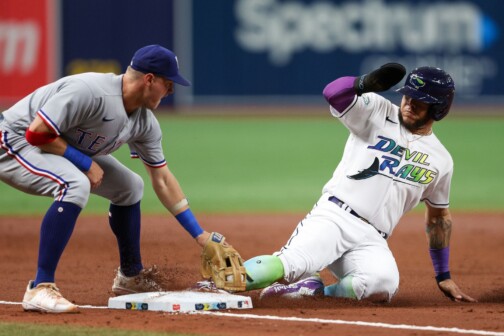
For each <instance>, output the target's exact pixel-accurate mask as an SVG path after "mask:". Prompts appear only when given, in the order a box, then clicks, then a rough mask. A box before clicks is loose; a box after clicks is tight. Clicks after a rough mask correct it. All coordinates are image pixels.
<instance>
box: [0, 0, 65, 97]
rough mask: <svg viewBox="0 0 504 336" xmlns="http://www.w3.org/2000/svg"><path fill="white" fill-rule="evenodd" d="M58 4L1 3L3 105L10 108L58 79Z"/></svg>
mask: <svg viewBox="0 0 504 336" xmlns="http://www.w3.org/2000/svg"><path fill="white" fill-rule="evenodd" d="M56 5H57V4H56V1H54V0H38V1H26V0H0V8H1V10H0V104H2V105H8V104H11V103H14V102H16V101H17V100H19V99H21V98H22V97H24V96H26V95H27V94H29V93H30V92H32V91H33V90H34V89H36V88H37V87H39V86H42V85H45V84H47V83H49V82H51V81H52V80H54V79H55V67H56V66H57V64H56V62H57V57H56V56H57V49H58V48H57V45H56V39H55V37H56V36H57V35H56V27H55V26H56V22H57V20H58V18H56V17H55V16H56V13H57V7H56Z"/></svg>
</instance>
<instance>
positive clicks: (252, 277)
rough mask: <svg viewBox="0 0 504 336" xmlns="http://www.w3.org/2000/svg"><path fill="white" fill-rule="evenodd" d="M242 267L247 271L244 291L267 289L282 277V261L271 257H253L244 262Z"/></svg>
mask: <svg viewBox="0 0 504 336" xmlns="http://www.w3.org/2000/svg"><path fill="white" fill-rule="evenodd" d="M243 266H245V270H246V271H247V287H246V290H253V289H259V288H264V287H268V286H269V285H271V284H272V283H274V282H275V281H277V280H278V279H281V278H283V276H284V268H283V264H282V261H281V260H280V258H278V257H277V256H273V255H262V256H258V257H254V258H252V259H249V260H247V261H245V262H244V263H243Z"/></svg>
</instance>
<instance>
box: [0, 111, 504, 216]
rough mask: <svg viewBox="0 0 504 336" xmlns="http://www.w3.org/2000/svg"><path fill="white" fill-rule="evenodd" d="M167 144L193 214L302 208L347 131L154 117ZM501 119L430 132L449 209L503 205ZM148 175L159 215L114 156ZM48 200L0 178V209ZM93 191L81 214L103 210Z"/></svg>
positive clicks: (332, 125)
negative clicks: (442, 166) (450, 169)
mask: <svg viewBox="0 0 504 336" xmlns="http://www.w3.org/2000/svg"><path fill="white" fill-rule="evenodd" d="M159 120H160V123H161V125H162V127H163V129H164V139H163V144H164V149H165V154H166V159H167V161H168V164H169V167H170V169H171V170H172V171H173V172H174V173H175V175H176V176H177V178H178V180H179V182H180V184H181V185H182V188H183V189H184V191H185V193H186V194H187V196H188V198H189V199H190V201H191V204H192V208H193V209H194V210H195V211H196V212H206V213H221V212H228V213H229V212H306V211H308V210H309V209H310V208H311V207H312V205H313V203H314V201H316V199H317V198H318V196H319V195H320V192H321V189H322V186H323V185H324V183H325V182H326V181H327V180H328V179H329V178H330V177H331V175H332V173H333V170H334V168H335V167H336V165H337V164H338V162H339V160H340V158H341V154H342V151H343V147H344V144H345V141H346V138H347V136H348V132H347V130H346V129H345V128H344V127H343V126H342V125H341V124H340V123H339V122H338V121H336V120H335V119H334V118H331V117H330V116H328V115H327V116H315V117H313V118H308V117H241V118H239V117H222V116H220V117H210V116H208V117H201V116H198V117H196V116H185V117H181V116H173V115H165V116H160V117H159ZM503 129H504V118H486V119H477V118H448V119H446V120H444V121H442V122H440V123H438V124H436V125H435V132H436V134H437V136H438V137H439V138H440V139H441V141H442V142H443V143H444V144H445V146H446V147H447V148H448V150H449V151H450V152H451V154H452V156H453V159H454V161H455V173H454V177H453V183H452V192H451V206H452V209H454V210H465V211H474V210H489V211H498V210H502V209H504V206H503V204H504V193H502V187H503V185H504V183H503V182H502V177H501V165H502V164H503V163H504V161H503V160H502V158H501V155H502V151H501V150H499V148H500V145H501V144H502V143H504V133H503V132H502V130H503ZM114 155H115V156H116V157H118V158H119V159H120V160H121V161H122V162H124V163H125V164H127V165H128V166H130V167H131V168H132V169H133V170H135V171H136V172H138V173H140V174H141V175H142V176H143V177H144V180H145V181H146V188H145V197H144V200H143V202H142V209H143V211H144V213H162V212H164V211H165V210H164V208H163V207H162V206H161V204H160V202H159V201H158V200H157V198H156V196H155V194H154V192H153V191H152V188H151V187H150V186H149V185H148V183H149V181H148V178H147V175H146V171H145V169H144V168H143V166H142V164H141V162H139V160H132V159H130V158H129V152H128V149H127V146H124V147H123V148H121V150H119V151H118V152H116V153H115V154H114ZM51 201H52V200H51V199H49V198H42V197H35V196H28V195H25V194H23V193H21V192H18V191H17V190H14V189H12V188H11V187H9V186H7V185H5V184H3V183H1V184H0V202H1V204H2V207H1V208H0V214H19V215H25V214H26V215H27V214H42V213H44V212H45V210H46V208H47V207H48V206H49V204H50V203H51ZM107 209H108V203H107V202H106V201H105V200H103V199H101V198H99V197H96V196H92V197H91V199H90V201H89V204H88V206H87V208H86V209H85V211H84V214H86V213H88V214H91V213H93V214H94V213H101V212H106V211H107Z"/></svg>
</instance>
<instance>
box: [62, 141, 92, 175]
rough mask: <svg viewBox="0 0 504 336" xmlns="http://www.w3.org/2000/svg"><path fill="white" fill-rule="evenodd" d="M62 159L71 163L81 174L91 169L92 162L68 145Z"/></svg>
mask: <svg viewBox="0 0 504 336" xmlns="http://www.w3.org/2000/svg"><path fill="white" fill-rule="evenodd" d="M63 157H64V158H66V159H67V160H68V161H70V162H72V163H73V164H74V165H75V166H76V167H77V168H79V169H80V170H81V171H83V172H87V171H88V170H89V169H90V168H91V164H92V163H93V160H92V159H91V158H90V157H89V156H87V155H86V154H83V153H81V152H80V151H78V150H77V149H75V148H73V147H72V146H70V145H67V148H66V150H65V153H64V154H63Z"/></svg>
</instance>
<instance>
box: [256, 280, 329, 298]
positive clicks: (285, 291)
mask: <svg viewBox="0 0 504 336" xmlns="http://www.w3.org/2000/svg"><path fill="white" fill-rule="evenodd" d="M323 294H324V283H323V282H322V279H321V278H320V277H319V276H318V275H314V276H311V277H309V278H306V279H303V280H300V281H298V282H294V283H292V284H289V285H283V284H280V283H278V282H275V283H274V284H272V285H270V286H268V287H266V288H264V289H263V290H262V291H261V294H259V299H264V298H271V297H283V298H289V299H299V298H302V297H305V296H322V295H323Z"/></svg>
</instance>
